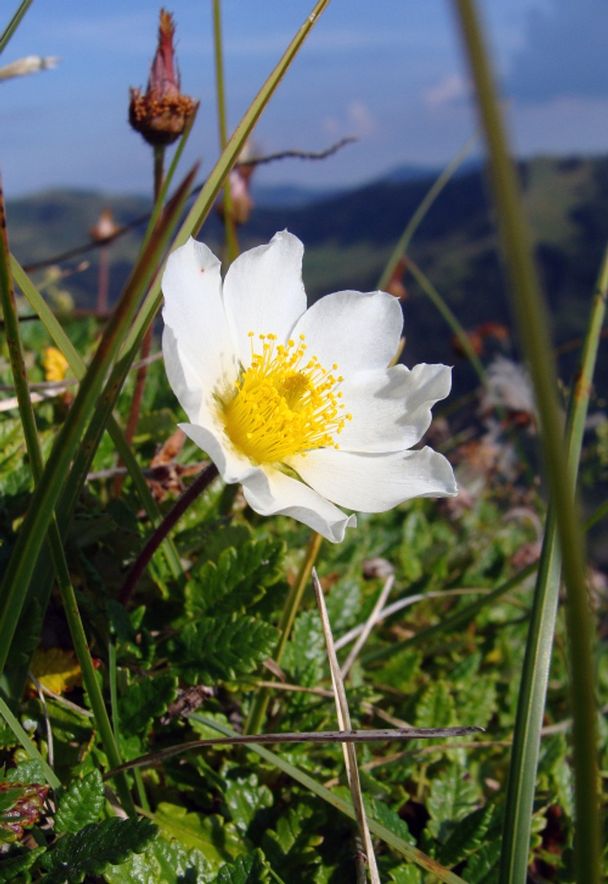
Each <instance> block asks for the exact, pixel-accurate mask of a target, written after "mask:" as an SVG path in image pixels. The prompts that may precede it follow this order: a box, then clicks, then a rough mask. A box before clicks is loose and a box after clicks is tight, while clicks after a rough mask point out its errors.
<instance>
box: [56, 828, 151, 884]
mask: <svg viewBox="0 0 608 884" xmlns="http://www.w3.org/2000/svg"><path fill="white" fill-rule="evenodd" d="M155 832H156V826H155V825H154V824H153V823H151V822H150V821H149V820H142V819H135V818H130V819H126V820H119V819H111V820H103V821H102V822H100V823H92V824H91V825H88V826H85V827H84V828H83V829H80V831H79V832H77V833H76V834H74V835H71V834H70V835H64V836H63V837H62V838H61V839H60V840H59V841H58V842H57V845H56V846H55V847H54V848H53V849H52V850H50V851H48V852H47V853H46V854H45V856H44V865H45V866H46V867H47V869H48V871H49V874H48V875H47V877H46V879H45V881H48V884H51V882H57V884H59V882H63V881H65V880H66V875H68V874H69V881H70V884H72V882H77V881H81V880H82V879H83V877H84V876H85V875H87V874H95V873H99V872H101V871H102V869H103V868H104V866H106V865H107V864H108V863H111V864H113V865H116V864H118V863H121V862H123V861H124V860H125V859H126V858H127V857H128V856H129V854H131V853H141V851H142V850H143V849H144V848H145V846H146V844H148V843H149V841H150V840H151V839H152V838H153V837H154V834H155Z"/></svg>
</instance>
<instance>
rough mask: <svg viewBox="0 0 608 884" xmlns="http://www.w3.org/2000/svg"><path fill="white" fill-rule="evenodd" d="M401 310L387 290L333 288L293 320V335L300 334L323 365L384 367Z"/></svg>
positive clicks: (396, 340)
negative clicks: (370, 290) (295, 321)
mask: <svg viewBox="0 0 608 884" xmlns="http://www.w3.org/2000/svg"><path fill="white" fill-rule="evenodd" d="M402 328H403V314H402V312H401V305H400V303H399V301H398V300H397V298H393V296H392V295H388V294H387V293H386V292H366V293H363V292H335V293H334V294H333V295H325V297H324V298H320V299H319V300H318V301H316V302H315V303H314V304H313V305H312V306H311V307H309V308H308V310H307V311H306V313H305V314H304V315H303V316H302V318H301V319H299V320H298V322H297V323H296V324H295V326H294V328H293V331H292V337H297V335H300V334H303V335H305V337H306V344H307V345H308V351H307V352H308V355H310V356H316V357H317V358H318V360H319V362H320V363H321V365H322V366H323V367H324V368H327V369H329V368H330V366H331V365H332V364H333V363H334V362H337V363H338V370H339V372H340V373H341V374H343V375H346V374H347V373H348V372H350V371H355V370H357V369H369V368H386V366H387V365H388V364H389V362H390V361H391V359H392V358H393V356H394V355H395V353H396V351H397V346H398V344H399V338H400V336H401V329H402Z"/></svg>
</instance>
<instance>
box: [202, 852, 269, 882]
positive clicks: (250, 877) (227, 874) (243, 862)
mask: <svg viewBox="0 0 608 884" xmlns="http://www.w3.org/2000/svg"><path fill="white" fill-rule="evenodd" d="M268 880H270V869H269V866H268V863H267V862H266V859H265V857H264V854H263V853H262V851H261V850H260V849H259V848H258V849H257V850H254V851H252V853H249V854H248V855H247V856H239V857H237V859H236V860H235V861H234V862H233V863H227V864H226V865H225V866H222V868H221V869H220V870H219V872H218V873H217V877H216V879H215V881H214V884H258V882H259V884H263V882H265V881H268Z"/></svg>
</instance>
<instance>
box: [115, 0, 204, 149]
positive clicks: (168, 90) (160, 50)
mask: <svg viewBox="0 0 608 884" xmlns="http://www.w3.org/2000/svg"><path fill="white" fill-rule="evenodd" d="M174 34H175V25H174V23H173V16H172V15H171V14H170V13H169V12H167V11H166V10H164V9H161V11H160V25H159V28H158V47H157V49H156V55H155V56H154V60H153V62H152V67H151V68H150V77H149V79H148V88H147V89H146V91H145V93H144V94H142V92H141V90H140V89H131V103H130V105H129V122H130V123H131V125H132V126H133V128H134V129H136V130H137V132H140V133H141V135H142V136H143V137H144V138H145V140H146V141H147V142H148V144H151V145H153V146H160V145H166V144H172V143H173V142H174V141H175V140H176V139H177V138H179V136H180V135H181V134H182V132H183V131H184V129H185V128H186V125H187V124H188V122H189V121H190V119H191V118H192V116H193V115H194V113H195V111H196V109H197V107H198V101H195V100H194V99H193V98H190V96H188V95H182V93H181V92H180V77H179V71H178V70H177V64H176V61H175V48H174V46H173V37H174Z"/></svg>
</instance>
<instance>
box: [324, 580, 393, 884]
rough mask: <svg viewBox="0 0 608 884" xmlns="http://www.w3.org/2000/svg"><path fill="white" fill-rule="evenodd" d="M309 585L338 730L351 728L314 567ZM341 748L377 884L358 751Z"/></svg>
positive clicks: (347, 745)
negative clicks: (326, 661)
mask: <svg viewBox="0 0 608 884" xmlns="http://www.w3.org/2000/svg"><path fill="white" fill-rule="evenodd" d="M312 585H313V588H314V591H315V596H316V599H317V606H318V608H319V615H320V617H321V625H322V627H323V635H324V636H325V645H326V647H327V659H328V662H329V671H330V673H331V683H332V686H333V690H334V699H335V701H336V712H337V715H338V724H339V726H340V730H342V731H348V730H351V728H352V725H351V720H350V711H349V708H348V700H347V698H346V691H345V690H344V681H343V680H342V673H341V672H340V664H339V663H338V657H337V654H336V649H335V647H334V637H333V635H332V631H331V623H330V622H329V615H328V613H327V606H326V604H325V597H324V595H323V590H322V588H321V584H320V582H319V578H318V576H317V572H316V569H315V568H313V569H312ZM342 749H343V752H344V764H345V767H346V776H347V779H348V785H349V788H350V794H351V795H352V799H353V807H354V808H355V813H356V815H357V824H358V826H359V831H360V834H361V838H362V840H363V845H364V848H365V854H366V856H367V868H368V872H369V877H370V881H371V882H372V884H380V875H379V874H378V865H377V863H376V854H375V853H374V845H373V842H372V836H371V833H370V831H369V825H368V822H367V815H366V813H365V805H364V803H363V793H362V791H361V780H360V778H359V766H358V764H357V752H356V749H355V746H354V744H353V743H343V744H342Z"/></svg>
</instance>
